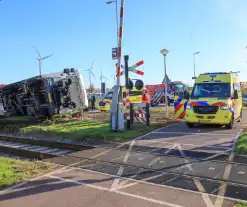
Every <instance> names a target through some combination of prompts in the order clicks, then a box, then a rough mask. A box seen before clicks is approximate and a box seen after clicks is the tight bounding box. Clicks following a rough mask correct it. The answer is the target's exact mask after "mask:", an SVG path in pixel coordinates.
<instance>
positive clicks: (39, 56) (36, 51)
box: [33, 46, 41, 58]
mask: <svg viewBox="0 0 247 207" xmlns="http://www.w3.org/2000/svg"><path fill="white" fill-rule="evenodd" d="M33 48H34V49H35V50H36V52H37V53H38V56H39V57H40V58H41V55H40V54H39V51H38V50H37V49H36V47H35V46H33Z"/></svg>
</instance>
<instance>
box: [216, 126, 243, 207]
mask: <svg viewBox="0 0 247 207" xmlns="http://www.w3.org/2000/svg"><path fill="white" fill-rule="evenodd" d="M242 131H243V129H240V131H239V133H238V134H237V136H236V137H235V138H234V142H233V145H232V149H231V153H230V155H229V161H230V162H231V161H232V160H233V158H234V148H235V145H236V142H237V140H238V138H239V136H240V134H241V133H242ZM232 167H233V164H231V163H229V164H227V166H226V168H225V171H224V174H223V179H225V180H228V179H229V176H230V173H231V170H232ZM226 189H227V183H226V182H224V183H222V184H221V186H220V189H219V192H218V197H217V199H216V201H215V207H222V205H223V201H224V199H223V198H222V196H224V195H225V193H226Z"/></svg>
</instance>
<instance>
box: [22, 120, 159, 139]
mask: <svg viewBox="0 0 247 207" xmlns="http://www.w3.org/2000/svg"><path fill="white" fill-rule="evenodd" d="M161 126H162V125H160V124H155V125H151V126H150V127H148V126H146V125H143V124H135V125H133V128H132V129H131V130H129V131H124V132H113V131H112V130H111V129H110V124H109V123H103V122H88V121H85V122H80V121H74V122H67V123H59V124H53V125H49V126H42V125H34V126H29V127H25V128H22V129H21V132H22V134H24V135H35V134H36V135H43V136H46V137H47V136H48V137H51V138H53V137H62V138H69V139H75V140H92V139H93V140H96V139H101V140H115V141H125V140H128V139H130V138H135V137H138V136H140V135H142V134H145V133H148V132H150V131H153V130H155V129H157V128H159V127H161Z"/></svg>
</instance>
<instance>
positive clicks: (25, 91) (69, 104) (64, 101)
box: [0, 68, 88, 117]
mask: <svg viewBox="0 0 247 207" xmlns="http://www.w3.org/2000/svg"><path fill="white" fill-rule="evenodd" d="M0 96H1V99H2V103H3V107H4V110H5V112H6V114H7V115H9V116H11V115H15V116H16V115H17V116H18V115H20V116H36V117H38V116H46V117H51V116H53V115H54V114H61V113H64V112H68V110H76V109H81V108H84V107H88V100H87V94H86V90H85V86H84V82H83V78H82V75H81V74H80V72H79V70H78V69H74V68H71V69H64V71H63V72H57V73H50V74H44V75H42V76H41V77H40V76H36V77H33V78H29V79H25V80H22V81H19V82H16V83H12V84H9V85H6V86H4V87H3V88H1V89H0Z"/></svg>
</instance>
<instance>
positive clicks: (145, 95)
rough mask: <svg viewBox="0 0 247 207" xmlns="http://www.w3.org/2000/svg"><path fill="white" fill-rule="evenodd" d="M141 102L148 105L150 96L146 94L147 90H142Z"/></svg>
mask: <svg viewBox="0 0 247 207" xmlns="http://www.w3.org/2000/svg"><path fill="white" fill-rule="evenodd" d="M142 102H144V103H150V95H149V94H148V91H147V89H143V90H142Z"/></svg>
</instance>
